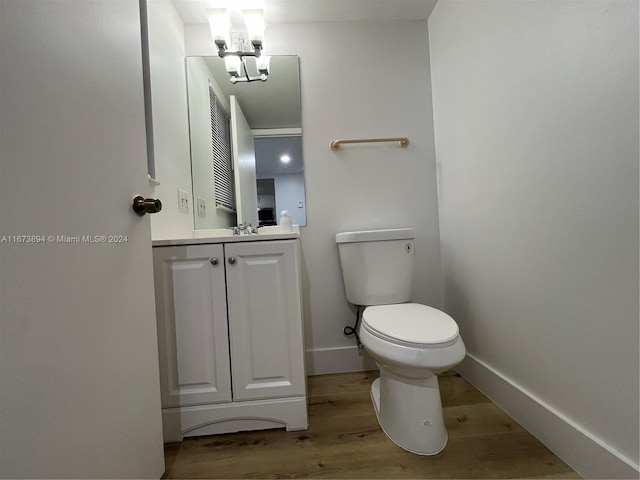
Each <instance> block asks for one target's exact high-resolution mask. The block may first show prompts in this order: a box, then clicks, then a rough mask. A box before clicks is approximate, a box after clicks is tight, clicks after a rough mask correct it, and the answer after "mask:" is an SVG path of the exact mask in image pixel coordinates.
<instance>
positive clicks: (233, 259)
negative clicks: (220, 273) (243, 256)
mask: <svg viewBox="0 0 640 480" xmlns="http://www.w3.org/2000/svg"><path fill="white" fill-rule="evenodd" d="M234 263H236V257H229V264H230V265H233V264H234Z"/></svg>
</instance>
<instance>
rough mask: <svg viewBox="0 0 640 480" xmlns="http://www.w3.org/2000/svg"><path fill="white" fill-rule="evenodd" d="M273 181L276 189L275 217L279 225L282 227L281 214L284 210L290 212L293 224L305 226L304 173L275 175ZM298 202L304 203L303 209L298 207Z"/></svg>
mask: <svg viewBox="0 0 640 480" xmlns="http://www.w3.org/2000/svg"><path fill="white" fill-rule="evenodd" d="M273 180H274V184H275V188H276V205H275V208H276V212H275V215H276V217H277V218H276V220H277V222H278V225H280V212H281V211H282V210H289V215H290V216H291V223H293V224H294V225H304V224H305V222H306V216H305V210H306V209H305V203H306V202H305V199H304V175H303V174H302V173H290V174H287V175H275V176H274V177H273ZM298 202H302V208H299V207H298Z"/></svg>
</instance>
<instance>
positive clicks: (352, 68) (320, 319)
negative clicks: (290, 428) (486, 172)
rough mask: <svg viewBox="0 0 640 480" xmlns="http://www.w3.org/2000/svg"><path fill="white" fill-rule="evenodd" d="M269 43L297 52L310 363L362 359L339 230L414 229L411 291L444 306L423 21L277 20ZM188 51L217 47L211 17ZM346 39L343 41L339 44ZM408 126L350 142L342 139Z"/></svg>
mask: <svg viewBox="0 0 640 480" xmlns="http://www.w3.org/2000/svg"><path fill="white" fill-rule="evenodd" d="M266 38H267V42H268V45H265V50H266V49H267V48H268V51H269V52H270V53H271V54H274V55H275V54H283V55H284V54H295V55H299V57H300V75H301V91H302V131H303V154H304V164H305V183H306V185H305V190H306V199H307V205H306V207H307V226H306V227H303V229H302V248H303V255H304V262H305V265H304V270H303V277H304V289H305V294H304V302H305V322H306V328H305V332H306V337H307V338H306V347H307V349H308V350H309V351H310V352H309V353H310V355H309V362H308V364H307V367H308V368H307V369H308V371H309V372H310V373H322V372H327V371H345V370H350V369H359V368H362V361H361V359H360V358H359V357H358V355H357V352H356V349H355V347H354V343H355V341H354V340H353V339H352V338H347V337H345V336H344V335H343V333H342V329H343V327H344V326H345V325H348V324H353V322H354V320H355V316H354V313H353V312H352V310H351V308H350V307H349V305H348V303H347V300H346V298H345V293H344V286H343V282H342V274H341V272H340V265H339V260H338V251H337V248H336V245H335V234H336V233H337V232H341V231H349V230H358V229H367V228H386V227H405V226H411V227H414V228H415V229H416V232H417V239H416V269H415V272H414V275H415V282H414V283H415V292H414V299H415V300H416V301H419V302H424V303H427V304H431V305H434V306H440V304H441V282H440V250H439V231H438V212H437V192H436V172H435V159H434V144H433V125H432V108H431V91H430V88H428V87H427V88H424V85H425V81H426V82H428V81H429V77H430V74H429V58H428V50H427V48H426V47H425V46H426V45H427V42H428V34H427V24H426V22H384V23H382V22H353V23H349V22H338V23H301V24H277V25H270V26H269V29H268V31H267V37H266ZM185 46H186V51H187V55H207V54H208V55H211V54H213V48H212V46H211V35H210V33H209V31H208V27H207V26H206V25H201V26H189V25H188V26H186V28H185ZM338 47H339V48H338ZM388 136H407V137H409V139H410V140H411V145H410V146H409V148H407V149H402V148H399V147H398V146H395V145H384V144H382V145H373V146H371V145H369V146H352V147H346V148H344V149H342V150H341V151H338V152H334V151H331V150H330V148H329V142H330V141H331V140H333V139H336V138H361V137H388Z"/></svg>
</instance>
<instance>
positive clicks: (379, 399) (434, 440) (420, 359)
mask: <svg viewBox="0 0 640 480" xmlns="http://www.w3.org/2000/svg"><path fill="white" fill-rule="evenodd" d="M414 239H415V231H414V229H412V228H400V229H386V230H367V231H357V232H344V233H338V234H337V235H336V243H337V245H338V252H339V255H340V264H341V266H342V275H343V278H344V285H345V290H346V294H347V300H348V301H349V302H350V303H352V304H353V305H357V306H360V307H365V308H364V312H363V313H362V317H361V322H360V325H359V327H358V335H359V338H360V341H361V342H362V345H363V346H364V348H365V350H366V351H367V352H368V353H369V354H370V355H371V357H373V359H374V360H375V361H376V363H377V365H378V368H379V369H380V377H379V378H377V379H376V380H375V381H374V382H373V384H372V386H371V399H372V401H373V406H374V409H375V412H376V416H377V417H378V423H379V424H380V427H382V430H383V431H384V432H385V433H386V435H387V436H388V437H389V438H390V439H391V440H392V441H393V442H395V443H396V444H397V445H398V446H400V447H402V448H404V449H405V450H408V451H409V452H412V453H416V454H418V455H435V454H436V453H438V452H440V451H441V450H442V449H444V447H445V446H446V444H447V439H448V435H447V429H446V427H445V424H444V416H443V413H442V402H441V400H440V388H439V386H438V377H437V375H438V374H440V373H442V372H444V371H446V370H448V369H450V368H452V367H454V366H455V365H457V364H458V363H460V362H461V361H462V359H463V358H464V356H465V346H464V343H463V341H462V338H461V337H460V334H459V331H458V325H457V324H456V322H455V321H454V320H453V318H451V317H450V316H449V315H447V314H446V313H444V312H442V311H440V310H437V309H435V308H432V307H429V306H427V305H422V304H419V303H411V302H410V296H411V286H412V277H413V261H414V249H415V246H414Z"/></svg>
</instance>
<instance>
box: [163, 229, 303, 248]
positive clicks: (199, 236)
mask: <svg viewBox="0 0 640 480" xmlns="http://www.w3.org/2000/svg"><path fill="white" fill-rule="evenodd" d="M295 238H300V227H299V226H298V225H294V226H293V231H292V232H281V231H280V227H279V226H268V227H261V228H259V229H258V233H257V234H256V235H246V234H242V235H233V232H232V231H231V230H230V229H228V228H218V229H211V230H194V231H193V236H192V237H190V238H176V239H167V240H153V242H152V243H153V246H154V247H174V246H180V245H201V244H210V243H235V242H258V241H262V240H290V239H295Z"/></svg>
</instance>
